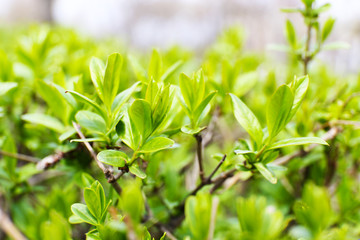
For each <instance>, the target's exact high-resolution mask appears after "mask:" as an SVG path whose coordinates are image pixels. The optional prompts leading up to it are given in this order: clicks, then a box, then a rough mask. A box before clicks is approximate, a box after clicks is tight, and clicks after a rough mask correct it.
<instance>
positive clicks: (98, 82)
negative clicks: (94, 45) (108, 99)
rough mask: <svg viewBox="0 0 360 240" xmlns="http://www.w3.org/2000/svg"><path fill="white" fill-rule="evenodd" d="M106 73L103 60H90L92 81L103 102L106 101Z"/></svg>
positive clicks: (94, 58) (93, 58)
mask: <svg viewBox="0 0 360 240" xmlns="http://www.w3.org/2000/svg"><path fill="white" fill-rule="evenodd" d="M104 73H105V66H104V63H103V61H102V60H101V59H99V58H96V57H92V58H91V60H90V75H91V80H92V82H93V84H94V86H95V90H96V92H97V94H98V96H99V97H100V99H101V100H102V101H104V90H103V82H104Z"/></svg>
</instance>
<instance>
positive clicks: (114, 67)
mask: <svg viewBox="0 0 360 240" xmlns="http://www.w3.org/2000/svg"><path fill="white" fill-rule="evenodd" d="M122 62H123V59H122V57H121V55H120V54H119V53H113V54H111V55H110V56H109V57H108V60H107V63H106V69H105V76H104V83H103V85H104V90H103V91H104V104H105V106H106V107H107V108H108V109H110V108H111V104H112V103H113V101H114V98H115V96H116V94H117V91H118V89H119V85H120V74H121V67H122Z"/></svg>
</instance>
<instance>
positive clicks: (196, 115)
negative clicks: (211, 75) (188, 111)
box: [193, 91, 216, 122]
mask: <svg viewBox="0 0 360 240" xmlns="http://www.w3.org/2000/svg"><path fill="white" fill-rule="evenodd" d="M215 94H216V91H214V92H211V93H209V94H208V95H207V96H206V97H205V98H204V100H202V102H201V103H200V104H199V106H197V108H196V109H195V111H194V114H193V116H194V121H195V122H198V120H199V118H200V116H201V114H202V112H203V111H204V109H205V108H206V106H207V105H208V104H209V102H210V101H211V99H212V98H213V97H214V96H215Z"/></svg>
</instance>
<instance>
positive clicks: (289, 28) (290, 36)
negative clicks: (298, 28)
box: [286, 20, 296, 49]
mask: <svg viewBox="0 0 360 240" xmlns="http://www.w3.org/2000/svg"><path fill="white" fill-rule="evenodd" d="M286 38H287V40H288V42H289V44H290V45H291V47H292V48H293V49H296V32H295V28H294V26H293V24H292V23H291V21H290V20H286Z"/></svg>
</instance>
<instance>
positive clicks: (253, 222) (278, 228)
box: [236, 196, 287, 240]
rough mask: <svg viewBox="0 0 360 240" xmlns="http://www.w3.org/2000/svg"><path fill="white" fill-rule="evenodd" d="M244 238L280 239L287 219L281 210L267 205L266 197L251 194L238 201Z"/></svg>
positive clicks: (254, 239) (242, 236) (257, 239)
mask: <svg viewBox="0 0 360 240" xmlns="http://www.w3.org/2000/svg"><path fill="white" fill-rule="evenodd" d="M236 205H237V214H238V219H239V223H240V229H241V233H240V238H239V239H242V240H250V239H252V240H261V239H269V240H271V239H279V238H280V235H281V233H282V231H283V230H284V228H285V227H286V225H287V221H286V219H285V217H284V215H283V214H282V212H281V211H279V210H277V209H276V208H274V206H267V203H266V198H264V197H258V196H251V197H249V198H248V199H245V198H239V199H238V200H237V202H236Z"/></svg>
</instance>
